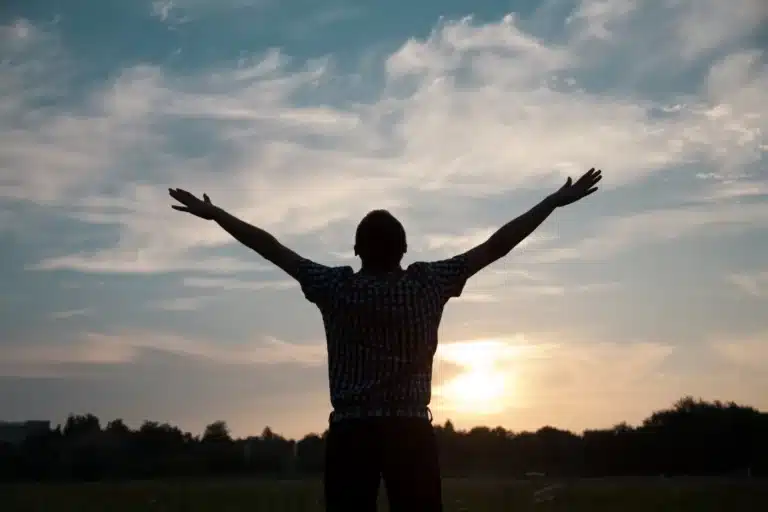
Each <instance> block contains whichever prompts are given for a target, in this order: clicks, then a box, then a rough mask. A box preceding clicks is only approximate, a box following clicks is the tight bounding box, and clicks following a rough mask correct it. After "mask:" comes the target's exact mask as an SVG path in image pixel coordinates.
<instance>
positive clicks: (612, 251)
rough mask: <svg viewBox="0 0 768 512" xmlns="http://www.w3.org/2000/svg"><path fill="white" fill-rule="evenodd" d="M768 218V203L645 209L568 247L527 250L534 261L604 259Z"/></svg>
mask: <svg viewBox="0 0 768 512" xmlns="http://www.w3.org/2000/svg"><path fill="white" fill-rule="evenodd" d="M766 222H768V204H765V203H753V204H739V203H722V204H717V205H712V204H709V205H706V206H692V207H687V208H685V207H681V208H678V209H664V210H648V211H644V212H641V213H637V214H635V215H630V216H625V217H614V218H609V219H608V220H605V221H603V222H601V223H600V224H599V225H598V229H597V230H596V231H597V233H598V234H595V235H592V236H590V237H587V238H585V239H584V240H582V241H580V242H577V243H575V244H574V245H571V246H570V247H559V248H555V249H551V250H542V251H540V252H534V253H531V254H530V258H531V259H532V260H534V261H537V262H555V261H566V260H573V259H607V258H609V257H611V256H614V255H616V254H617V253H620V252H621V251H624V250H626V249H628V248H630V247H633V246H637V245H647V244H651V243H661V242H664V241H669V240H675V239H678V238H681V237H684V236H691V235H693V234H701V233H712V231H713V229H715V228H717V229H719V230H721V231H722V230H729V229H730V230H740V229H741V230H744V229H757V228H762V227H763V226H765V224H766Z"/></svg>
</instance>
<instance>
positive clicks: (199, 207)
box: [170, 169, 602, 512]
mask: <svg viewBox="0 0 768 512" xmlns="http://www.w3.org/2000/svg"><path fill="white" fill-rule="evenodd" d="M601 177H602V176H601V171H599V170H598V171H595V169H591V170H589V171H588V172H587V173H586V174H584V175H583V176H582V177H581V178H580V179H579V180H578V181H576V183H573V182H572V181H571V179H570V178H568V180H567V181H566V183H565V185H563V186H562V187H561V188H560V189H559V190H557V191H556V192H554V193H553V194H551V195H549V196H548V197H547V198H545V199H544V200H543V201H541V202H540V203H539V204H538V205H536V206H534V207H533V208H531V209H530V210H529V211H528V212H526V213H524V214H523V215H521V216H519V217H517V218H516V219H514V220H512V221H510V222H509V223H507V224H506V225H504V226H503V227H502V228H501V229H499V230H498V231H497V232H496V233H494V234H493V235H492V236H491V237H490V238H488V240H486V241H485V242H483V243H482V244H480V245H478V246H477V247H474V248H473V249H470V250H469V251H467V252H465V253H463V254H459V255H457V256H454V257H452V258H450V259H446V260H442V261H434V262H429V263H424V262H419V263H413V264H411V265H409V266H408V267H407V268H405V269H403V268H402V266H401V261H402V258H403V255H405V253H406V250H407V247H408V246H407V243H406V236H405V230H404V229H403V226H402V224H400V222H399V221H398V220H397V219H396V218H395V217H393V216H392V215H391V214H390V213H389V212H387V211H385V210H374V211H372V212H370V213H369V214H367V215H366V216H365V217H364V218H363V220H362V221H361V222H360V224H359V226H358V227H357V232H356V234H355V254H356V255H357V256H359V257H360V260H361V263H362V266H361V269H360V271H358V272H355V271H354V270H353V269H352V268H351V267H349V266H341V267H327V266H324V265H321V264H319V263H315V262H314V261H311V260H309V259H306V258H303V257H302V256H299V255H298V254H296V253H295V252H293V251H292V250H291V249H288V248H287V247H285V246H284V245H282V244H281V243H280V242H279V241H278V240H277V239H276V238H275V237H274V236H272V235H271V234H269V233H267V232H266V231H264V230H262V229H259V228H257V227H255V226H252V225H250V224H248V223H246V222H243V221H242V220H240V219H238V218H236V217H234V216H233V215H231V214H229V213H227V212H225V211H224V210H222V209H221V208H218V207H216V206H214V205H213V204H212V203H211V200H210V199H209V198H208V196H207V195H205V194H204V195H203V199H202V200H201V199H198V198H197V197H195V196H194V195H192V194H190V193H189V192H187V191H185V190H181V189H171V190H170V195H171V197H172V198H174V199H175V200H177V201H178V202H180V203H181V204H182V205H183V206H178V205H174V206H173V208H175V209H176V210H179V211H182V212H187V213H190V214H192V215H195V216H197V217H200V218H203V219H207V220H213V221H215V222H216V223H217V224H219V225H220V226H221V227H222V228H223V229H224V230H226V231H227V232H228V233H229V234H231V235H232V236H233V237H234V238H235V239H237V240H238V241H240V242H241V243H242V244H244V245H245V246H247V247H250V248H251V249H253V250H254V251H256V252H257V253H259V254H260V255H261V256H263V257H264V258H266V259H267V260H269V261H271V262H272V263H273V264H275V265H276V266H278V267H280V268H281V269H282V270H284V271H285V272H286V273H288V274H289V275H290V276H292V277H293V278H294V279H296V280H297V281H298V283H299V285H300V286H301V290H302V292H303V293H304V296H305V297H306V298H307V299H308V300H309V301H310V302H312V303H314V304H315V305H317V307H318V308H319V309H320V312H321V314H322V318H323V323H324V325H325V335H326V341H327V348H328V376H329V381H330V394H331V405H332V407H333V412H332V413H331V415H330V418H329V423H330V425H329V429H328V437H327V439H326V458H325V477H324V492H325V506H326V510H328V511H342V510H343V511H355V512H368V511H375V510H376V501H377V495H378V489H379V482H380V479H381V478H382V477H383V480H384V485H385V487H386V490H387V497H388V501H389V504H390V509H391V510H392V511H406V510H407V511H411V510H412V511H418V512H432V511H441V510H442V499H441V482H440V469H439V465H438V453H437V444H436V440H435V436H434V431H433V429H432V415H431V412H430V410H429V403H430V399H431V388H432V360H433V357H434V354H435V350H436V349H437V331H438V326H439V324H440V318H441V316H442V313H443V308H444V306H445V304H446V303H447V302H448V300H449V299H450V298H451V297H458V296H459V295H460V294H461V291H462V289H463V288H464V284H465V283H466V281H467V279H468V278H470V277H471V276H472V275H474V274H475V273H477V272H478V271H479V270H481V269H483V268H484V267H486V266H488V265H489V264H491V263H493V262H494V261H496V260H498V259H499V258H501V257H503V256H505V255H506V254H508V253H509V252H510V251H511V250H512V248H513V247H515V246H516V245H517V244H519V243H520V242H521V241H522V240H523V239H525V238H526V237H527V236H528V235H530V234H531V233H532V232H533V231H534V230H535V229H536V228H537V227H538V226H539V225H540V224H541V223H542V222H544V220H545V219H546V218H547V217H549V215H550V214H551V213H552V212H553V211H554V210H555V209H557V208H559V207H562V206H565V205H568V204H571V203H574V202H576V201H578V200H580V199H582V198H584V197H586V196H588V195H590V194H591V193H593V192H595V191H596V190H597V187H596V184H597V183H598V182H599V181H600V179H601Z"/></svg>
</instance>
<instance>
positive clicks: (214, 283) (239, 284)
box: [183, 277, 298, 290]
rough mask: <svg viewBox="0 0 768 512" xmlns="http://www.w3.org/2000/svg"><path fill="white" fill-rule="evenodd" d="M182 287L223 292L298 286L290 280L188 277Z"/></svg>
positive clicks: (280, 288) (282, 288) (281, 288)
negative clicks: (217, 289)
mask: <svg viewBox="0 0 768 512" xmlns="http://www.w3.org/2000/svg"><path fill="white" fill-rule="evenodd" d="M183 283H184V286H189V287H191V288H220V289H223V290H285V289H288V288H294V287H296V286H298V285H297V284H296V282H295V281H293V280H291V279H283V280H272V281H252V280H247V279H233V278H223V277H222V278H219V277H188V278H185V279H184V281H183Z"/></svg>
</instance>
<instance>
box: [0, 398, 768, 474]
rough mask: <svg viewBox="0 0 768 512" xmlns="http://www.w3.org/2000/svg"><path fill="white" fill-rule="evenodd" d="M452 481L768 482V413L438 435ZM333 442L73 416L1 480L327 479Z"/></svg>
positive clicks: (31, 445)
mask: <svg viewBox="0 0 768 512" xmlns="http://www.w3.org/2000/svg"><path fill="white" fill-rule="evenodd" d="M435 431H436V433H437V436H438V439H439V443H440V446H441V457H442V460H441V462H442V465H443V471H444V474H445V475H446V476H500V477H502V476H503V477H517V478H521V477H526V476H530V475H531V474H546V475H548V476H552V477H601V476H622V475H625V476H645V475H659V474H664V475H669V476H677V475H733V476H738V475H747V474H752V475H754V476H758V475H763V476H764V475H766V474H767V473H768V414H766V413H761V412H759V411H757V410H755V409H753V408H751V407H744V406H739V405H736V404H734V403H721V402H714V403H710V402H704V401H700V400H694V399H692V398H690V397H688V398H684V399H682V400H680V401H678V402H677V403H676V404H675V405H674V406H673V407H672V408H670V409H668V410H663V411H658V412H655V413H653V414H652V415H651V416H650V417H649V418H648V419H646V420H645V421H644V422H643V423H642V425H640V426H638V427H631V426H629V425H626V424H620V425H617V426H615V427H613V428H611V429H607V430H589V431H586V432H584V433H583V434H582V435H577V434H574V433H571V432H567V431H563V430H558V429H556V428H552V427H544V428H541V429H540V430H538V431H537V432H518V433H514V432H510V431H508V430H505V429H503V428H501V427H497V428H494V429H490V428H487V427H476V428H473V429H472V430H470V431H468V432H465V431H458V430H456V429H455V428H454V427H453V425H452V424H451V422H450V421H448V422H446V423H445V425H443V426H436V427H435ZM324 437H325V435H324V434H323V435H317V434H309V435H307V436H306V437H304V438H303V439H301V440H300V441H298V442H297V441H294V440H290V439H285V438H283V437H281V436H280V435H278V434H276V433H274V432H272V431H271V430H270V429H269V428H265V429H264V431H263V432H262V434H261V435H260V436H258V437H251V438H247V439H232V437H231V436H230V433H229V429H228V428H227V424H226V423H225V422H223V421H217V422H214V423H212V424H210V425H209V426H208V427H206V429H205V432H204V433H203V435H202V436H200V437H197V436H193V435H191V434H189V433H186V432H182V431H181V430H179V429H178V428H177V427H174V426H172V425H168V424H160V423H156V422H151V421H146V422H145V423H144V424H143V425H141V427H139V428H138V429H137V430H131V429H130V428H128V427H127V426H126V425H125V424H124V423H123V421H122V420H119V419H117V420H114V421H110V422H109V423H108V424H107V425H106V427H103V426H102V425H101V422H100V421H99V419H98V418H97V417H95V416H93V415H90V414H88V415H84V416H77V415H73V416H70V417H69V418H68V419H67V421H66V423H65V424H64V425H63V426H60V427H57V428H56V429H54V430H52V431H50V432H49V433H46V434H43V435H36V436H32V437H28V438H27V439H26V440H24V441H23V442H21V443H16V444H10V443H0V480H5V481H9V480H115V479H146V478H159V477H199V476H209V475H221V476H233V475H255V476H273V477H274V476H279V477H284V478H290V477H301V476H309V475H318V474H320V473H321V472H322V468H323V452H324Z"/></svg>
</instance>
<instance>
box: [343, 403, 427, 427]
mask: <svg viewBox="0 0 768 512" xmlns="http://www.w3.org/2000/svg"><path fill="white" fill-rule="evenodd" d="M363 418H418V419H424V420H427V421H429V422H430V423H432V410H431V409H430V408H429V407H422V406H419V407H344V408H341V409H336V410H334V411H331V414H330V415H329V416H328V422H329V423H335V422H337V421H341V420H347V419H363Z"/></svg>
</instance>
